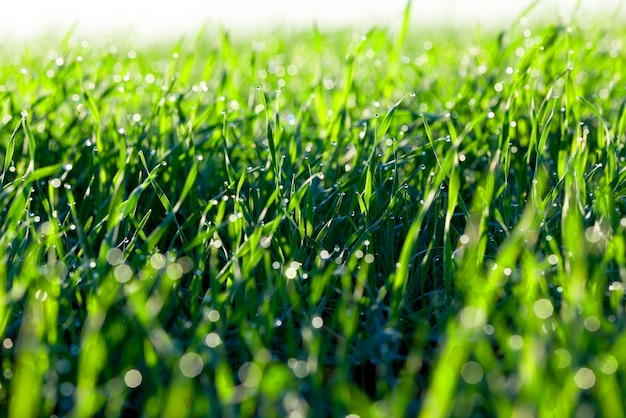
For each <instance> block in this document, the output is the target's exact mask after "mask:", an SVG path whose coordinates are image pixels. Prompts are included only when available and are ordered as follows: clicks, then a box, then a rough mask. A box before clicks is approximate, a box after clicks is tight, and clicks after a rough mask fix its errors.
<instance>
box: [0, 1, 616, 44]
mask: <svg viewBox="0 0 626 418" xmlns="http://www.w3.org/2000/svg"><path fill="white" fill-rule="evenodd" d="M621 2H623V0H580V1H577V0H543V1H539V2H538V5H537V7H536V9H535V12H534V15H535V16H538V15H540V16H544V17H546V18H547V19H548V20H554V18H555V17H556V16H559V15H561V16H563V17H567V16H569V15H571V13H572V12H573V11H574V10H575V9H577V7H578V13H584V14H585V15H590V14H596V15H603V16H614V13H615V10H616V9H618V8H619V7H618V6H619V4H620V3H621ZM2 3H3V4H2V6H1V7H0V38H2V39H5V40H6V39H28V38H32V37H36V36H41V35H42V34H44V33H50V31H60V32H62V33H63V32H66V31H67V30H69V29H70V28H71V27H73V26H75V30H76V32H77V33H80V34H88V35H104V34H112V33H115V34H120V33H125V34H128V35H131V36H133V37H137V38H140V39H152V40H154V39H158V38H160V37H172V36H176V35H181V34H194V33H196V32H197V31H198V28H199V27H200V26H201V25H203V24H206V25H208V27H218V26H219V25H222V26H224V27H226V28H228V29H230V30H231V32H233V33H234V34H237V33H241V34H245V33H247V32H251V31H256V32H258V31H264V30H270V29H275V28H279V29H282V30H286V31H291V30H297V29H302V28H306V27H307V26H311V25H312V24H313V23H316V24H317V25H318V26H320V27H322V28H333V27H337V26H346V25H350V26H354V27H371V26H373V25H382V26H394V25H397V24H398V23H400V22H401V20H402V12H403V10H404V7H405V5H406V0H253V1H250V0H219V1H217V0H203V1H202V0H176V1H161V0H152V1H148V0H107V1H92V0H55V1H49V0H22V1H9V0H3V1H2ZM531 3H533V2H532V1H529V0H414V1H413V8H412V19H413V20H414V22H415V23H416V24H428V25H430V24H440V23H445V24H447V25H459V24H465V25H466V24H470V25H478V24H482V25H484V24H487V25H495V26H498V25H499V26H504V27H505V26H506V25H508V24H510V23H511V19H514V18H515V16H517V15H518V14H519V13H521V12H522V11H523V10H524V9H525V8H527V7H528V6H529V5H530V4H531ZM624 9H626V6H625V7H624ZM623 12H624V10H622V11H621V13H622V14H621V16H624V13H623Z"/></svg>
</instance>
